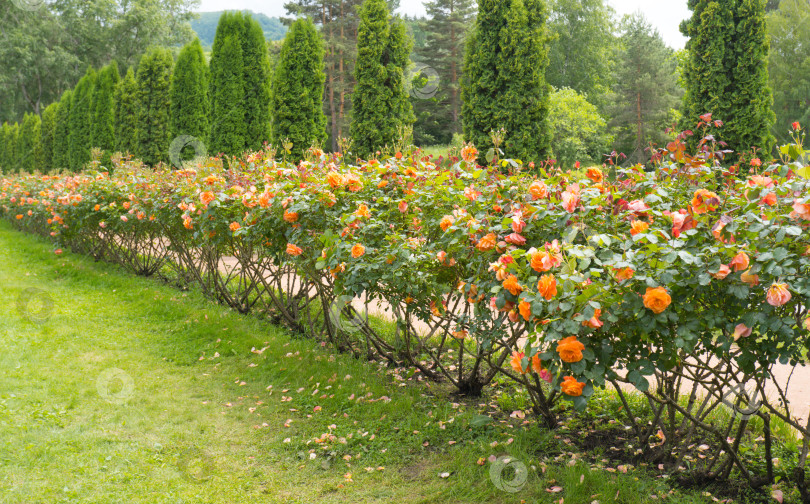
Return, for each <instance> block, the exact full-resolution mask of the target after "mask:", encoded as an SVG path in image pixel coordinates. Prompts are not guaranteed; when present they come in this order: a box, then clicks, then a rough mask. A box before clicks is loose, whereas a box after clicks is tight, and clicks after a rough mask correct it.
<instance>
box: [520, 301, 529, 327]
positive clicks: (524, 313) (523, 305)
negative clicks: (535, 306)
mask: <svg viewBox="0 0 810 504" xmlns="http://www.w3.org/2000/svg"><path fill="white" fill-rule="evenodd" d="M518 311H519V312H520V316H521V317H523V319H524V320H525V321H526V322H528V321H529V320H531V319H532V305H531V304H529V303H528V302H526V301H524V300H521V301H520V303H518Z"/></svg>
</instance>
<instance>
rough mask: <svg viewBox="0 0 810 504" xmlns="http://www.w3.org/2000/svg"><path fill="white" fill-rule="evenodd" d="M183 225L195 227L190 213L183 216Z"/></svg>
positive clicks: (187, 227)
mask: <svg viewBox="0 0 810 504" xmlns="http://www.w3.org/2000/svg"><path fill="white" fill-rule="evenodd" d="M99 224H100V223H99ZM183 227H184V228H186V229H194V225H193V224H192V223H191V217H189V216H188V215H186V216H185V217H183Z"/></svg>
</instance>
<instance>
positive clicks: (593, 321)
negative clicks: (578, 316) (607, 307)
mask: <svg viewBox="0 0 810 504" xmlns="http://www.w3.org/2000/svg"><path fill="white" fill-rule="evenodd" d="M601 316H602V310H600V309H598V308H597V309H596V310H594V312H593V317H591V318H589V319H588V320H585V321H584V322H582V325H584V326H585V327H590V328H592V329H599V328H600V327H602V326H603V325H605V324H604V322H602V321H601V320H599V317H601Z"/></svg>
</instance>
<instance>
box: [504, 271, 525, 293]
mask: <svg viewBox="0 0 810 504" xmlns="http://www.w3.org/2000/svg"><path fill="white" fill-rule="evenodd" d="M503 288H504V289H506V290H508V291H509V292H511V293H512V295H513V296H518V295H520V293H521V292H523V287H521V286H520V283H518V279H517V277H516V276H515V275H509V276H508V277H506V280H504V281H503Z"/></svg>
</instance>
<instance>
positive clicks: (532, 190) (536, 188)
mask: <svg viewBox="0 0 810 504" xmlns="http://www.w3.org/2000/svg"><path fill="white" fill-rule="evenodd" d="M529 194H531V195H532V199H536V200H538V199H543V198H548V186H547V185H546V184H545V182H542V181H540V180H535V181H534V182H532V183H531V185H529Z"/></svg>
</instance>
